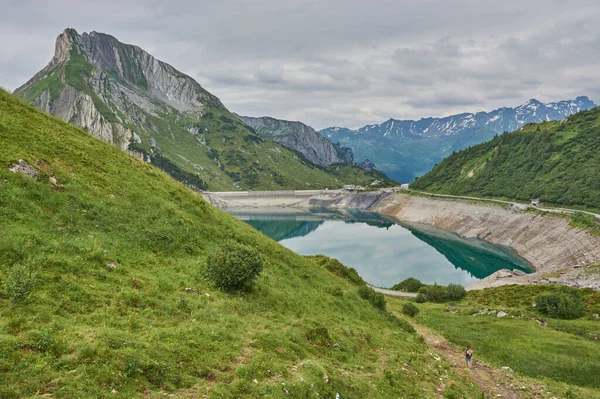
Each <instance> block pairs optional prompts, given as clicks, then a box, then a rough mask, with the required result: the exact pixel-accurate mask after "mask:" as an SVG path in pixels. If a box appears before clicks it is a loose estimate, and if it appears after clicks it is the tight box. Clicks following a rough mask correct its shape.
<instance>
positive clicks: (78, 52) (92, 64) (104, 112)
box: [15, 29, 370, 191]
mask: <svg viewBox="0 0 600 399" xmlns="http://www.w3.org/2000/svg"><path fill="white" fill-rule="evenodd" d="M15 94H16V95H18V96H20V97H21V98H24V99H25V100H27V101H29V102H30V103H32V104H34V105H35V106H37V107H38V108H40V109H42V110H44V111H46V112H49V113H51V114H53V115H56V116H58V117H60V118H62V119H64V120H65V121H67V122H70V123H73V124H75V125H78V126H80V127H82V128H83V129H85V130H86V131H87V132H88V133H90V134H92V135H94V136H96V137H98V138H100V139H102V140H105V141H107V142H109V143H112V144H114V145H115V146H117V147H118V148H120V149H121V150H124V151H127V152H129V153H130V154H131V155H134V156H135V157H137V158H139V159H142V160H144V161H146V162H151V163H153V164H155V165H156V166H157V167H159V168H161V169H162V170H163V171H165V172H166V173H168V174H170V175H171V176H172V177H173V178H175V179H177V180H179V181H181V182H182V183H184V184H186V185H187V186H189V187H191V188H194V189H199V190H206V189H210V190H214V191H221V190H222V191H229V190H236V189H250V190H252V189H263V190H264V189H282V188H285V189H311V188H322V187H333V186H336V185H340V186H341V185H342V184H343V183H342V182H340V181H339V180H338V177H337V175H336V174H335V173H334V172H331V171H327V170H324V169H317V168H314V165H313V164H312V163H311V162H310V161H313V162H315V163H320V164H323V165H328V164H331V163H343V162H344V161H346V162H347V161H348V160H350V162H349V163H351V159H352V157H351V151H350V150H348V149H344V148H340V147H339V146H334V145H333V144H331V142H329V140H327V139H324V138H321V137H320V135H319V134H318V133H317V132H315V131H314V130H312V129H310V128H308V127H306V129H305V131H304V133H305V134H299V135H296V136H294V135H292V136H289V137H287V138H286V139H284V140H281V141H282V142H283V143H284V144H286V145H287V146H289V147H290V148H294V149H296V151H291V150H290V149H288V148H285V147H284V146H282V145H280V144H278V143H276V142H274V141H271V140H265V139H264V138H262V137H261V136H260V135H259V134H258V133H256V131H254V130H253V129H251V128H250V127H248V126H247V125H246V124H244V123H243V122H241V121H240V120H239V119H237V118H236V117H235V116H234V115H233V114H232V113H231V112H229V111H228V110H227V109H226V108H225V106H224V105H223V104H222V103H221V101H220V100H219V99H218V98H217V97H215V96H214V95H212V94H211V93H209V92H208V91H206V90H205V89H204V88H202V86H201V85H200V84H199V83H197V82H196V81H195V80H194V79H192V78H191V77H189V76H187V75H185V74H183V73H181V72H179V71H177V70H176V69H175V68H173V67H172V66H171V65H168V64H166V63H164V62H162V61H159V60H157V59H156V58H154V57H153V56H152V55H150V54H148V53H147V52H146V51H144V50H142V49H141V48H139V47H137V46H133V45H128V44H124V43H121V42H119V41H118V40H117V39H116V38H114V37H112V36H110V35H106V34H103V33H97V32H91V33H83V34H81V35H80V34H78V33H77V32H76V31H75V30H73V29H67V30H65V31H64V32H63V33H62V34H61V35H59V36H58V38H57V40H56V47H55V54H54V57H53V58H52V60H51V61H50V62H49V63H48V65H47V66H46V67H45V68H44V69H43V70H41V71H40V72H39V73H37V74H36V75H35V76H34V77H33V78H32V79H31V80H29V81H28V82H27V83H26V84H24V85H23V86H22V87H20V88H18V89H17V90H16V91H15ZM304 136H306V137H304ZM309 137H310V138H309ZM315 137H318V138H319V140H314V138H315ZM314 143H316V144H314ZM301 150H304V151H306V154H307V156H306V158H307V159H308V160H307V159H305V158H303V157H301V156H300V155H299V153H300V152H302V151H301ZM347 171H348V173H349V174H350V176H352V177H353V178H356V180H357V181H356V183H357V182H359V181H364V179H366V178H367V177H366V175H365V172H364V171H363V170H360V169H359V168H358V167H354V166H351V167H350V168H348V169H347ZM368 179H370V177H368ZM344 183H346V182H344Z"/></svg>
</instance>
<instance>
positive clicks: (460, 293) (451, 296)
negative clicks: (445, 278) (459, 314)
mask: <svg viewBox="0 0 600 399" xmlns="http://www.w3.org/2000/svg"><path fill="white" fill-rule="evenodd" d="M465 295H467V291H466V290H465V287H463V286H462V285H460V284H448V288H447V289H446V299H447V300H448V301H460V300H461V299H463V298H464V297H465Z"/></svg>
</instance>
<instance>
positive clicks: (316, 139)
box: [235, 114, 354, 166]
mask: <svg viewBox="0 0 600 399" xmlns="http://www.w3.org/2000/svg"><path fill="white" fill-rule="evenodd" d="M235 116H237V117H238V118H239V119H240V120H241V121H242V122H244V123H245V124H246V125H248V126H250V127H251V128H253V129H254V130H256V132H257V133H258V134H260V135H261V136H263V137H265V138H267V139H269V140H273V141H275V142H277V143H279V144H281V145H283V146H285V147H288V148H291V149H293V150H295V151H298V152H299V153H301V154H302V155H303V156H304V157H305V158H306V159H308V160H309V161H311V162H312V163H315V164H317V165H321V166H329V165H332V164H340V163H344V164H352V163H354V156H353V154H352V150H351V149H350V148H348V147H342V146H341V145H340V144H339V143H336V144H334V143H332V142H331V140H329V139H327V138H325V137H323V136H322V135H321V134H320V133H318V132H317V131H316V130H314V129H313V128H312V127H310V126H307V125H305V124H304V123H301V122H291V121H285V120H281V119H275V118H270V117H267V116H263V117H260V118H253V117H249V116H241V115H237V114H235Z"/></svg>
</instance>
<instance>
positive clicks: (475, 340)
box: [388, 285, 600, 399]
mask: <svg viewBox="0 0 600 399" xmlns="http://www.w3.org/2000/svg"><path fill="white" fill-rule="evenodd" d="M555 289H557V287H555V286H514V285H513V286H505V287H499V288H490V289H486V290H482V291H471V292H469V293H468V296H467V298H466V299H463V300H462V301H460V302H458V303H457V304H454V311H455V313H449V312H448V309H449V305H448V304H431V303H425V304H417V306H418V307H419V310H420V313H419V315H418V316H417V317H416V321H417V322H418V323H421V324H424V325H426V326H428V327H431V328H434V329H435V330H438V331H439V332H441V333H442V334H443V335H444V336H445V337H446V338H447V339H448V340H449V341H451V342H453V343H455V344H457V345H458V346H459V347H465V346H466V345H470V346H471V347H473V349H474V351H475V357H476V358H478V359H481V360H483V361H485V362H487V363H489V364H491V365H494V366H496V367H502V366H509V367H511V368H512V369H513V370H515V372H516V373H518V375H522V376H526V377H533V378H537V379H542V381H544V382H545V383H546V384H548V387H549V388H548V390H552V392H554V394H553V395H550V396H556V397H571V398H581V399H583V398H586V399H587V398H600V380H599V379H598V374H599V373H600V365H598V362H597V359H598V356H600V341H599V340H595V339H594V337H595V336H597V334H600V325H599V323H598V321H597V320H596V319H594V318H593V317H592V314H593V313H598V311H599V310H600V294H598V293H594V292H593V291H591V290H584V292H585V293H586V294H585V295H586V298H587V303H588V307H587V310H586V315H585V316H584V317H583V318H581V319H578V320H557V319H550V318H547V317H545V316H543V315H541V314H539V313H537V312H535V309H533V308H532V307H531V304H532V303H533V302H534V301H535V296H536V295H539V294H541V293H544V292H549V291H553V290H555ZM402 303H403V302H400V301H393V300H389V301H388V304H389V306H388V307H389V308H390V309H391V310H395V311H400V309H401V305H402ZM484 310H487V311H491V310H497V311H501V310H502V311H505V312H506V313H508V316H507V317H505V318H498V317H496V315H495V314H489V315H487V314H486V315H476V316H474V315H473V314H474V313H477V312H480V311H484ZM534 318H539V319H543V320H545V321H547V323H548V325H547V326H546V327H542V326H541V325H540V324H539V323H538V322H537V321H535V320H533V319H534ZM566 392H571V395H572V396H568V395H566Z"/></svg>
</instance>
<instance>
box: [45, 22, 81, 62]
mask: <svg viewBox="0 0 600 399" xmlns="http://www.w3.org/2000/svg"><path fill="white" fill-rule="evenodd" d="M73 33H74V34H75V35H77V32H76V31H75V30H74V29H70V28H67V29H65V30H64V31H63V33H61V34H60V35H58V36H57V38H56V44H55V45H54V57H53V58H52V61H51V63H54V64H59V63H62V62H66V61H68V60H69V57H70V55H71V48H72V47H73V39H72V37H73Z"/></svg>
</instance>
